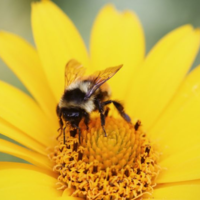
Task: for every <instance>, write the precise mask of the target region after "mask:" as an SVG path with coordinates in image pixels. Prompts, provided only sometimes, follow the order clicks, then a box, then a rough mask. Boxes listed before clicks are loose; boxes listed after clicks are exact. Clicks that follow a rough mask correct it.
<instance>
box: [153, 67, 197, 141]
mask: <svg viewBox="0 0 200 200" xmlns="http://www.w3.org/2000/svg"><path fill="white" fill-rule="evenodd" d="M199 87H200V66H197V67H196V68H195V69H194V70H193V71H192V72H191V73H190V74H189V75H188V76H187V77H186V78H185V80H184V82H183V83H182V85H181V87H180V88H179V90H178V91H177V93H176V95H175V96H174V98H173V99H172V101H171V102H170V104H169V105H168V106H167V108H166V109H165V110H164V112H163V113H162V115H161V116H160V117H159V119H158V120H157V121H156V124H155V125H154V126H153V127H152V128H151V129H150V130H149V134H150V135H151V136H152V137H154V138H155V137H157V136H158V135H161V134H162V130H163V129H164V128H165V127H166V125H167V124H168V123H169V122H170V121H171V120H172V119H173V117H174V115H175V114H176V113H177V112H178V111H179V110H180V109H181V108H182V107H183V106H184V104H186V103H187V102H188V101H190V99H193V98H195V96H196V94H197V93H199ZM185 117H188V120H190V118H191V116H189V115H188V114H187V115H186V116H185ZM192 121H193V120H190V121H188V123H185V124H184V126H189V127H191V125H190V123H191V122H192ZM197 129H198V128H197ZM181 135H182V134H181Z"/></svg>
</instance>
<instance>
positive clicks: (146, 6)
mask: <svg viewBox="0 0 200 200" xmlns="http://www.w3.org/2000/svg"><path fill="white" fill-rule="evenodd" d="M31 2H33V0H0V29H1V30H6V31H9V32H12V33H15V34H18V35H20V36H21V37H23V38H25V39H26V40H27V41H29V42H30V43H32V44H33V45H34V41H33V36H32V32H31V23H30V12H31ZM54 2H55V3H56V4H57V5H58V6H59V7H61V8H62V10H63V11H64V12H65V13H66V14H67V15H68V16H69V17H70V18H71V20H72V21H73V22H74V24H75V25H76V27H77V28H78V30H79V32H80V33H81V35H82V37H83V39H84V41H85V43H86V45H87V47H88V46H89V45H88V44H89V38H90V31H91V27H92V24H93V21H94V19H95V16H96V15H97V13H98V11H99V10H100V9H101V8H102V7H103V6H104V5H105V4H107V3H112V4H114V5H115V6H116V8H117V9H119V10H124V9H130V10H133V11H135V12H136V14H137V15H138V16H139V18H140V20H141V23H142V25H143V28H144V32H145V38H146V53H147V52H148V51H149V50H150V49H151V48H152V47H153V46H154V44H155V43H156V42H157V41H158V40H159V39H160V38H161V37H163V36H164V35H165V34H166V33H168V32H169V31H171V30H173V29H174V28H176V27H178V26H181V25H184V24H192V25H193V26H194V27H200V1H199V0H190V1H188V0H123V1H122V0H111V1H108V0H101V1H98V0H54ZM16 48H17V47H16ZM198 64H200V54H198V56H197V59H196V61H195V63H194V64H193V68H194V67H195V66H197V65H198ZM0 79H1V80H3V81H6V82H9V83H11V84H12V85H15V86H16V87H19V88H20V89H22V90H24V91H25V92H27V90H26V89H25V87H24V86H23V85H22V84H21V82H20V81H19V80H18V79H17V77H15V75H14V74H13V73H12V72H11V71H10V70H9V69H8V68H7V67H6V65H5V64H4V63H3V62H2V61H1V60H0ZM0 159H1V160H6V161H9V160H16V159H14V158H13V157H11V156H8V155H4V154H1V155H0Z"/></svg>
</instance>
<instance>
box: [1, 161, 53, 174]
mask: <svg viewBox="0 0 200 200" xmlns="http://www.w3.org/2000/svg"><path fill="white" fill-rule="evenodd" d="M2 169H25V170H32V171H36V172H41V173H44V174H47V175H49V176H52V177H55V175H56V174H55V173H54V172H53V171H47V170H45V169H43V168H41V167H37V166H34V165H31V164H27V163H16V162H0V170H2Z"/></svg>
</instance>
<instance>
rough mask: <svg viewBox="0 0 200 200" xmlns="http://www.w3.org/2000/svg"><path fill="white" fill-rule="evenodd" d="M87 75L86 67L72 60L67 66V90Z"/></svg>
mask: <svg viewBox="0 0 200 200" xmlns="http://www.w3.org/2000/svg"><path fill="white" fill-rule="evenodd" d="M84 73H85V67H83V65H82V64H80V63H79V62H78V61H76V60H74V59H72V60H70V61H69V62H68V63H67V64H66V66H65V88H67V87H68V86H69V85H70V84H71V83H73V82H74V81H76V80H78V79H79V78H80V77H82V76H83V75H84Z"/></svg>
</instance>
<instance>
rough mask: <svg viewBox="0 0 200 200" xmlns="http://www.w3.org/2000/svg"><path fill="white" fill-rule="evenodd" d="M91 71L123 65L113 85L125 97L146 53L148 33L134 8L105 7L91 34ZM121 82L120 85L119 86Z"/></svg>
mask: <svg viewBox="0 0 200 200" xmlns="http://www.w3.org/2000/svg"><path fill="white" fill-rule="evenodd" d="M90 50H91V66H92V69H91V70H93V71H94V70H102V69H104V68H106V67H111V66H118V65H120V64H123V68H122V69H121V70H120V71H119V72H118V73H117V74H116V75H115V77H113V78H112V79H111V80H110V81H109V84H110V85H111V89H112V91H113V95H114V98H120V99H122V97H123V99H124V95H125V94H127V91H129V88H128V87H127V86H128V83H129V82H130V81H131V79H132V78H133V77H134V73H135V70H136V68H137V67H138V65H139V64H140V63H141V62H142V61H143V58H144V53H145V44H144V34H143V30H142V27H141V24H140V21H139V19H138V17H137V16H136V15H135V14H134V13H133V12H131V11H125V12H123V13H119V12H117V11H116V10H115V9H114V7H113V6H112V5H107V6H105V7H104V8H103V9H102V10H101V11H100V13H99V15H98V16H97V19H96V20H95V24H94V26H93V29H92V34H91V43H90ZM119 82H120V85H119Z"/></svg>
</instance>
